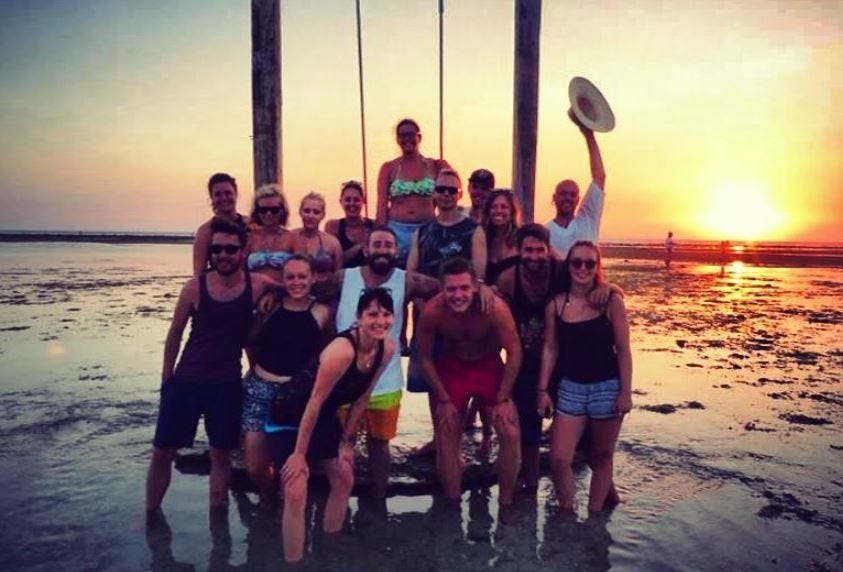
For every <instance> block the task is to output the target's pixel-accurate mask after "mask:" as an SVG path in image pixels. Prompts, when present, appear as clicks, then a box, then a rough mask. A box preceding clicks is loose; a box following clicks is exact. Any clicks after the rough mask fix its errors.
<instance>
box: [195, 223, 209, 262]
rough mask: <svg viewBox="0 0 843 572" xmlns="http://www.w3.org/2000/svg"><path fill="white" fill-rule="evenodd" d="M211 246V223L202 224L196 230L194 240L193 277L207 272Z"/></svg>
mask: <svg viewBox="0 0 843 572" xmlns="http://www.w3.org/2000/svg"><path fill="white" fill-rule="evenodd" d="M210 244H211V223H210V221H208V222H204V223H202V225H200V226H199V228H198V229H196V236H195V237H194V239H193V275H194V276H199V275H200V274H202V273H203V272H205V268H206V266H207V264H208V246H209V245H210Z"/></svg>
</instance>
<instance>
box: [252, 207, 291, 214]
mask: <svg viewBox="0 0 843 572" xmlns="http://www.w3.org/2000/svg"><path fill="white" fill-rule="evenodd" d="M283 210H284V209H283V208H282V207H258V208H256V209H255V211H257V213H258V214H278V213H280V212H281V211H283Z"/></svg>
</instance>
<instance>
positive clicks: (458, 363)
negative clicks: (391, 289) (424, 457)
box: [416, 258, 522, 505]
mask: <svg viewBox="0 0 843 572" xmlns="http://www.w3.org/2000/svg"><path fill="white" fill-rule="evenodd" d="M441 278H442V293H441V294H437V295H436V296H435V297H433V298H432V299H431V300H430V301H428V303H427V304H425V308H424V311H423V313H422V317H421V322H420V323H419V327H418V329H417V332H416V335H417V336H418V349H419V358H420V367H421V369H422V373H423V375H424V376H425V378H426V380H427V382H428V384H429V386H430V391H431V394H432V396H434V397H435V400H436V406H435V417H434V438H435V440H436V466H437V469H438V471H439V478H440V480H441V482H442V488H443V490H444V493H445V496H446V497H448V498H450V499H459V497H460V492H461V481H462V461H461V459H460V437H461V436H462V419H461V418H462V416H463V415H464V414H465V412H466V409H467V407H468V401H469V399H470V398H471V397H475V398H478V399H479V400H480V401H481V402H485V403H487V404H489V405H493V407H492V425H493V427H494V429H495V432H496V433H497V434H498V441H499V443H500V451H499V453H498V467H497V470H498V482H499V485H500V504H501V505H510V504H512V495H513V491H514V488H515V480H516V478H517V476H518V465H519V462H520V455H521V450H520V435H519V428H518V413H517V412H516V409H515V405H514V404H513V403H512V386H513V384H514V383H515V376H516V375H517V373H518V369H519V368H520V367H521V353H522V352H521V343H520V341H519V340H518V333H517V332H516V330H515V322H514V320H513V319H512V314H511V313H510V311H509V308H508V307H507V306H506V305H505V304H495V305H494V306H493V307H492V308H491V310H490V311H489V312H485V313H484V312H483V311H482V310H481V308H480V305H479V301H478V296H477V288H478V287H477V275H476V273H475V271H474V268H473V267H472V266H471V263H470V262H468V261H467V260H465V259H464V258H452V259H450V260H448V261H447V262H445V263H444V264H443V265H442V270H441ZM437 335H438V336H440V337H441V338H442V342H443V352H442V354H441V355H440V357H439V358H438V359H437V360H436V361H434V357H433V343H434V338H435V337H436V336H437ZM501 349H504V350H506V363H505V364H504V363H502V362H501V358H500V351H501Z"/></svg>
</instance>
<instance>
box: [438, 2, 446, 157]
mask: <svg viewBox="0 0 843 572" xmlns="http://www.w3.org/2000/svg"><path fill="white" fill-rule="evenodd" d="M444 14H445V0H439V159H440V160H442V159H443V158H444V156H445V152H444V145H445V142H444V141H445V140H444V135H443V133H444V128H445V123H444V119H443V116H444V99H445V97H444V87H445V86H444V80H443V78H444V74H443V70H444V55H445V54H444V50H443V38H444V23H445V18H444Z"/></svg>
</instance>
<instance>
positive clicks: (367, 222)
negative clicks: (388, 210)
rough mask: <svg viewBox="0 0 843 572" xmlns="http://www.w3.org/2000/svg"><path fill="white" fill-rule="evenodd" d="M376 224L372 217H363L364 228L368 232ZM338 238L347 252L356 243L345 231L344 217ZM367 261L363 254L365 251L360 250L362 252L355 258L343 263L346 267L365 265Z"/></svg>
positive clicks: (343, 249) (338, 231)
mask: <svg viewBox="0 0 843 572" xmlns="http://www.w3.org/2000/svg"><path fill="white" fill-rule="evenodd" d="M374 226H375V223H374V221H372V219H370V218H364V219H363V228H365V229H366V231H367V232H368V231H371V230H372V228H374ZM337 240H339V241H340V246H341V247H342V251H343V252H345V251H346V250H348V249H349V248H351V247H352V246H354V245H355V242H354V241H352V240H351V239H350V238H348V235H347V234H346V233H345V219H344V218H341V219H340V226H339V229H338V230H337ZM365 263H366V257H365V256H363V251H362V250H360V252H358V253H357V255H356V256H355V257H354V258H352V259H351V260H348V261H346V262H345V264H343V266H344V267H345V268H354V267H355V266H363V265H364V264H365Z"/></svg>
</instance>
